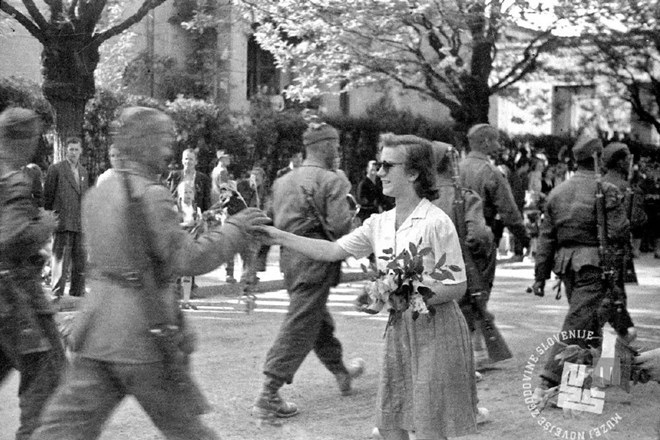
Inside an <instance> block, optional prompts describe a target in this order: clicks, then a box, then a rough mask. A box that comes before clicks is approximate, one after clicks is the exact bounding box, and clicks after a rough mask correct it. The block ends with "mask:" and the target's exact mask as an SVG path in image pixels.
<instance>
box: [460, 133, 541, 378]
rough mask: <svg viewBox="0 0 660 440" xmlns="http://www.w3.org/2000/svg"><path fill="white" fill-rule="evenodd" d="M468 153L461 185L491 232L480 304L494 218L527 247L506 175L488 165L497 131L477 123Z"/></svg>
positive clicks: (482, 357) (480, 356)
mask: <svg viewBox="0 0 660 440" xmlns="http://www.w3.org/2000/svg"><path fill="white" fill-rule="evenodd" d="M467 137H468V141H469V144H470V150H471V151H470V153H469V154H468V155H467V157H466V158H465V159H464V160H462V161H461V163H460V173H461V186H462V187H463V188H467V189H471V190H472V191H474V192H475V193H477V195H478V196H479V197H481V201H482V203H483V212H484V218H485V220H486V225H487V226H488V227H489V228H490V229H491V231H492V232H493V235H494V240H493V251H492V252H491V253H490V257H489V261H488V265H487V266H486V268H485V269H484V271H483V273H484V278H485V281H486V284H487V285H488V287H487V289H486V291H484V293H483V295H484V298H483V300H484V304H486V303H487V302H488V300H489V298H490V292H491V289H492V287H493V281H494V280H495V265H496V263H497V245H498V243H499V240H500V238H501V235H500V236H498V231H496V230H495V229H496V217H497V216H499V217H500V218H501V220H502V222H503V223H504V226H506V227H507V228H508V229H509V231H511V233H512V234H513V235H514V237H515V239H516V242H517V243H522V244H523V246H522V247H528V246H529V238H528V237H527V232H526V231H525V225H524V223H523V219H522V215H521V213H520V211H518V208H517V206H516V202H515V200H514V198H513V194H512V192H511V187H510V186H509V182H508V181H507V179H506V177H504V175H503V174H502V173H501V172H500V171H499V170H498V169H497V167H495V165H493V164H492V162H491V160H490V157H489V156H494V155H495V154H497V153H498V151H499V150H500V142H499V133H498V132H497V130H496V129H495V128H494V127H492V126H491V125H489V124H477V125H475V126H473V127H472V128H471V129H470V130H469V131H468V133H467ZM475 355H476V362H477V369H479V368H481V367H482V366H484V365H486V364H488V363H489V362H490V360H489V359H488V357H487V355H486V353H485V352H484V351H483V350H481V349H480V347H479V346H477V347H476V352H475Z"/></svg>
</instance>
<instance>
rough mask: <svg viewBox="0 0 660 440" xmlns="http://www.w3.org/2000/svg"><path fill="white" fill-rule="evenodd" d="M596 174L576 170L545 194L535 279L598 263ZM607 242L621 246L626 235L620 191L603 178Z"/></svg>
mask: <svg viewBox="0 0 660 440" xmlns="http://www.w3.org/2000/svg"><path fill="white" fill-rule="evenodd" d="M596 185H597V183H596V176H595V173H594V172H593V171H586V170H578V171H576V172H575V174H574V175H573V177H571V178H570V179H568V180H566V181H565V182H562V183H561V184H560V185H559V186H557V187H556V188H555V189H553V190H552V191H551V192H550V194H549V195H548V199H547V204H546V211H545V215H544V217H543V220H542V222H541V228H540V234H539V240H538V247H537V250H536V268H535V279H536V280H546V279H548V278H550V274H551V271H554V272H555V273H557V274H562V273H564V272H565V271H566V269H567V268H572V270H573V271H575V272H576V273H577V272H579V270H580V268H582V267H583V266H596V267H598V266H600V257H599V254H598V244H599V243H598V226H597V220H596V189H597V186H596ZM602 188H603V193H604V196H605V202H606V213H607V236H608V244H609V245H610V246H612V247H614V248H620V249H623V247H624V246H625V245H626V243H627V241H628V239H629V230H630V229H629V222H628V219H627V217H626V211H625V205H624V197H623V194H621V192H620V191H619V190H618V189H617V188H616V186H614V185H612V184H610V183H607V182H603V184H602Z"/></svg>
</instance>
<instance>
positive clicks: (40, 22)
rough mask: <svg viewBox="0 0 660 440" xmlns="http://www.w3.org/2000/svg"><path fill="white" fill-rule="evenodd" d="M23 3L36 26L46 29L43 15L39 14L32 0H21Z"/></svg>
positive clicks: (46, 25) (46, 24) (46, 23)
mask: <svg viewBox="0 0 660 440" xmlns="http://www.w3.org/2000/svg"><path fill="white" fill-rule="evenodd" d="M23 4H24V5H25V9H27V11H28V12H29V14H30V16H31V17H32V19H33V20H34V22H35V23H36V24H37V26H38V27H39V28H41V29H46V28H47V27H48V22H47V21H46V19H45V18H44V16H43V15H41V12H40V11H39V8H37V5H35V4H34V2H33V1H32V0H23Z"/></svg>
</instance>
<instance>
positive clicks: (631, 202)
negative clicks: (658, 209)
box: [603, 171, 647, 228]
mask: <svg viewBox="0 0 660 440" xmlns="http://www.w3.org/2000/svg"><path fill="white" fill-rule="evenodd" d="M603 182H608V183H611V184H612V185H614V186H616V187H617V188H618V189H619V191H621V193H622V194H623V195H624V197H625V200H624V206H625V208H626V214H627V216H628V220H629V221H630V227H631V228H640V227H642V226H644V224H645V223H646V221H647V216H646V212H644V195H643V194H642V193H641V191H635V190H634V189H633V187H632V185H630V182H628V180H627V179H625V178H624V177H623V176H622V175H621V173H618V172H616V171H608V172H607V174H605V176H603Z"/></svg>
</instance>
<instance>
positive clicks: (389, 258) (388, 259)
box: [378, 255, 392, 261]
mask: <svg viewBox="0 0 660 440" xmlns="http://www.w3.org/2000/svg"><path fill="white" fill-rule="evenodd" d="M378 259H379V260H385V261H390V260H391V259H392V257H385V256H383V255H381V256H380V257H378Z"/></svg>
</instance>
